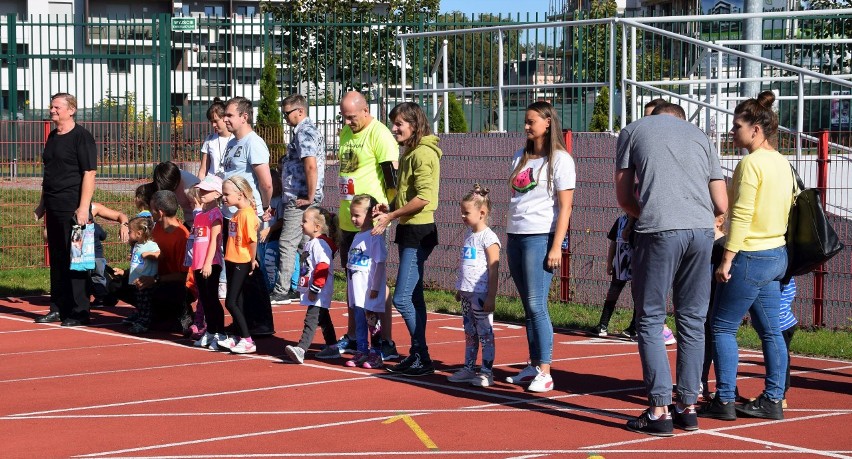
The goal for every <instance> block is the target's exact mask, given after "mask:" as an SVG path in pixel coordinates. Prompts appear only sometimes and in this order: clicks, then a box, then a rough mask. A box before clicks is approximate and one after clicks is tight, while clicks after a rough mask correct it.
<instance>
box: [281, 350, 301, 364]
mask: <svg viewBox="0 0 852 459" xmlns="http://www.w3.org/2000/svg"><path fill="white" fill-rule="evenodd" d="M284 352H285V353H286V354H287V357H289V358H290V360H292V361H293V362H295V363H305V350H304V349H302V348H300V347H298V346H285V347H284Z"/></svg>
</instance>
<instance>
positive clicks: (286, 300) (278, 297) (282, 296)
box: [269, 292, 292, 304]
mask: <svg viewBox="0 0 852 459" xmlns="http://www.w3.org/2000/svg"><path fill="white" fill-rule="evenodd" d="M287 295H289V292H288V293H273V294H272V295H269V302H270V303H272V304H290V303H292V301H291V300H290V297H289V296H287Z"/></svg>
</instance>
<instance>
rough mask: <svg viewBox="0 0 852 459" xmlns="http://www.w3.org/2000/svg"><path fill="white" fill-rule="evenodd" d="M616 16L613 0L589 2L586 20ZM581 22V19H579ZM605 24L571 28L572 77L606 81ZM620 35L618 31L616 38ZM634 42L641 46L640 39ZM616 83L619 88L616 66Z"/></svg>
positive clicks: (619, 70) (606, 26)
mask: <svg viewBox="0 0 852 459" xmlns="http://www.w3.org/2000/svg"><path fill="white" fill-rule="evenodd" d="M617 13H618V5H616V3H615V0H592V4H591V9H590V10H589V13H588V19H604V18H613V17H615V16H616V14H617ZM580 19H585V18H580ZM609 29H610V25H609V24H595V25H588V26H581V27H575V28H574V36H573V40H574V48H575V49H576V50H577V56H578V57H577V60H576V62H575V63H574V76H576V77H577V78H579V79H581V80H582V81H587V82H604V81H609V49H610V46H609V44H610V42H609V33H610V32H609ZM620 36H621V28H620V27H619V28H618V30H617V31H616V38H617V37H620ZM637 41H639V42H640V43H641V40H640V39H638V37H637ZM615 51H616V58H615V61H616V62H620V61H621V47H620V46H618V45H617V44H616V50H615ZM615 71H616V82H617V83H616V84H617V85H618V86H619V87H620V86H621V84H620V81H621V68H620V66H619V67H616V69H615Z"/></svg>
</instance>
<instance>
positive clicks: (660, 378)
mask: <svg viewBox="0 0 852 459" xmlns="http://www.w3.org/2000/svg"><path fill="white" fill-rule="evenodd" d="M712 250H713V230H712V229H711V228H699V229H676V230H667V231H659V232H655V233H636V242H635V245H634V247H633V259H632V260H631V265H632V266H633V285H632V290H633V303H634V305H635V310H636V322H635V326H636V334H637V337H638V341H639V359H640V360H641V362H642V376H643V378H644V382H645V388H646V389H647V391H648V402H649V403H650V405H651V406H666V405H668V404H670V403H671V402H672V374H671V366H670V364H669V356H668V353H667V352H666V345H665V342H664V341H663V324H664V323H665V320H666V298H667V296H668V293H669V290H671V291H672V302H673V303H674V314H675V324H676V325H677V335H678V337H677V363H676V371H677V393H678V398H679V399H680V401H681V402H682V403H684V404H686V405H692V404H694V403H695V402H696V401H697V400H698V394H699V387H700V385H701V366H702V364H703V362H704V321H705V319H706V317H707V306H708V305H709V303H710V276H711V270H710V253H711V251H712Z"/></svg>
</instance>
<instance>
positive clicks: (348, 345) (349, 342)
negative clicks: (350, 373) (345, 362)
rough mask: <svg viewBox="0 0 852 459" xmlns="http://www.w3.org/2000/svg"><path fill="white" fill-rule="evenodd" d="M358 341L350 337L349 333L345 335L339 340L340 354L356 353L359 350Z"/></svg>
mask: <svg viewBox="0 0 852 459" xmlns="http://www.w3.org/2000/svg"><path fill="white" fill-rule="evenodd" d="M357 346H358V343H356V342H355V340H354V339H350V338H349V335H345V334H344V335H343V336H341V337H340V339H339V340H337V351H338V353H339V354H340V355H343V354H354V353H355V351H356V350H357V349H356V347H357Z"/></svg>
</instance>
